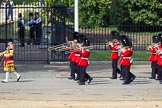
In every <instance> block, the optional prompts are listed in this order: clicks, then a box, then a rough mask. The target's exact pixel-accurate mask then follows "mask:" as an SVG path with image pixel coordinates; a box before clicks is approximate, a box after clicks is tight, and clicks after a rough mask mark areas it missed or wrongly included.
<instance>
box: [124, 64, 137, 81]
mask: <svg viewBox="0 0 162 108" xmlns="http://www.w3.org/2000/svg"><path fill="white" fill-rule="evenodd" d="M122 69H123V70H122V71H123V78H124V83H130V82H132V81H133V78H135V75H134V74H132V73H131V72H130V66H125V65H122Z"/></svg>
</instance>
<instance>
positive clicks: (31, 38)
mask: <svg viewBox="0 0 162 108" xmlns="http://www.w3.org/2000/svg"><path fill="white" fill-rule="evenodd" d="M34 38H35V29H34V27H30V39H29V42H28V43H31V42H33V41H34Z"/></svg>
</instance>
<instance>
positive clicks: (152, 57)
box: [149, 48, 156, 61]
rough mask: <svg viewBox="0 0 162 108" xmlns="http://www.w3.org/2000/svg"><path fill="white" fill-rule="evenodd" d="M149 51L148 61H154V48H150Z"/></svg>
mask: <svg viewBox="0 0 162 108" xmlns="http://www.w3.org/2000/svg"><path fill="white" fill-rule="evenodd" d="M149 51H150V52H151V56H150V57H149V61H155V56H156V50H155V48H150V49H149Z"/></svg>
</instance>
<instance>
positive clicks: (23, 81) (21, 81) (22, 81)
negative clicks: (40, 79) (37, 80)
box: [12, 79, 34, 83]
mask: <svg viewBox="0 0 162 108" xmlns="http://www.w3.org/2000/svg"><path fill="white" fill-rule="evenodd" d="M32 81H34V80H24V79H23V80H20V81H19V82H20V83H25V82H32ZM12 82H14V83H15V82H17V81H12ZM19 82H17V83H19Z"/></svg>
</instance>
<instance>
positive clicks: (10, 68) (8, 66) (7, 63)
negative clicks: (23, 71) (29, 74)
mask: <svg viewBox="0 0 162 108" xmlns="http://www.w3.org/2000/svg"><path fill="white" fill-rule="evenodd" d="M0 56H4V71H5V72H6V78H5V79H4V80H3V81H2V82H3V83H7V82H8V80H9V74H10V73H11V72H12V73H14V74H15V75H16V77H17V82H18V81H19V80H20V78H21V75H20V74H18V73H17V72H16V70H15V64H14V58H13V57H14V45H13V39H9V40H8V47H7V48H6V50H5V51H3V52H1V53H0Z"/></svg>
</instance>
